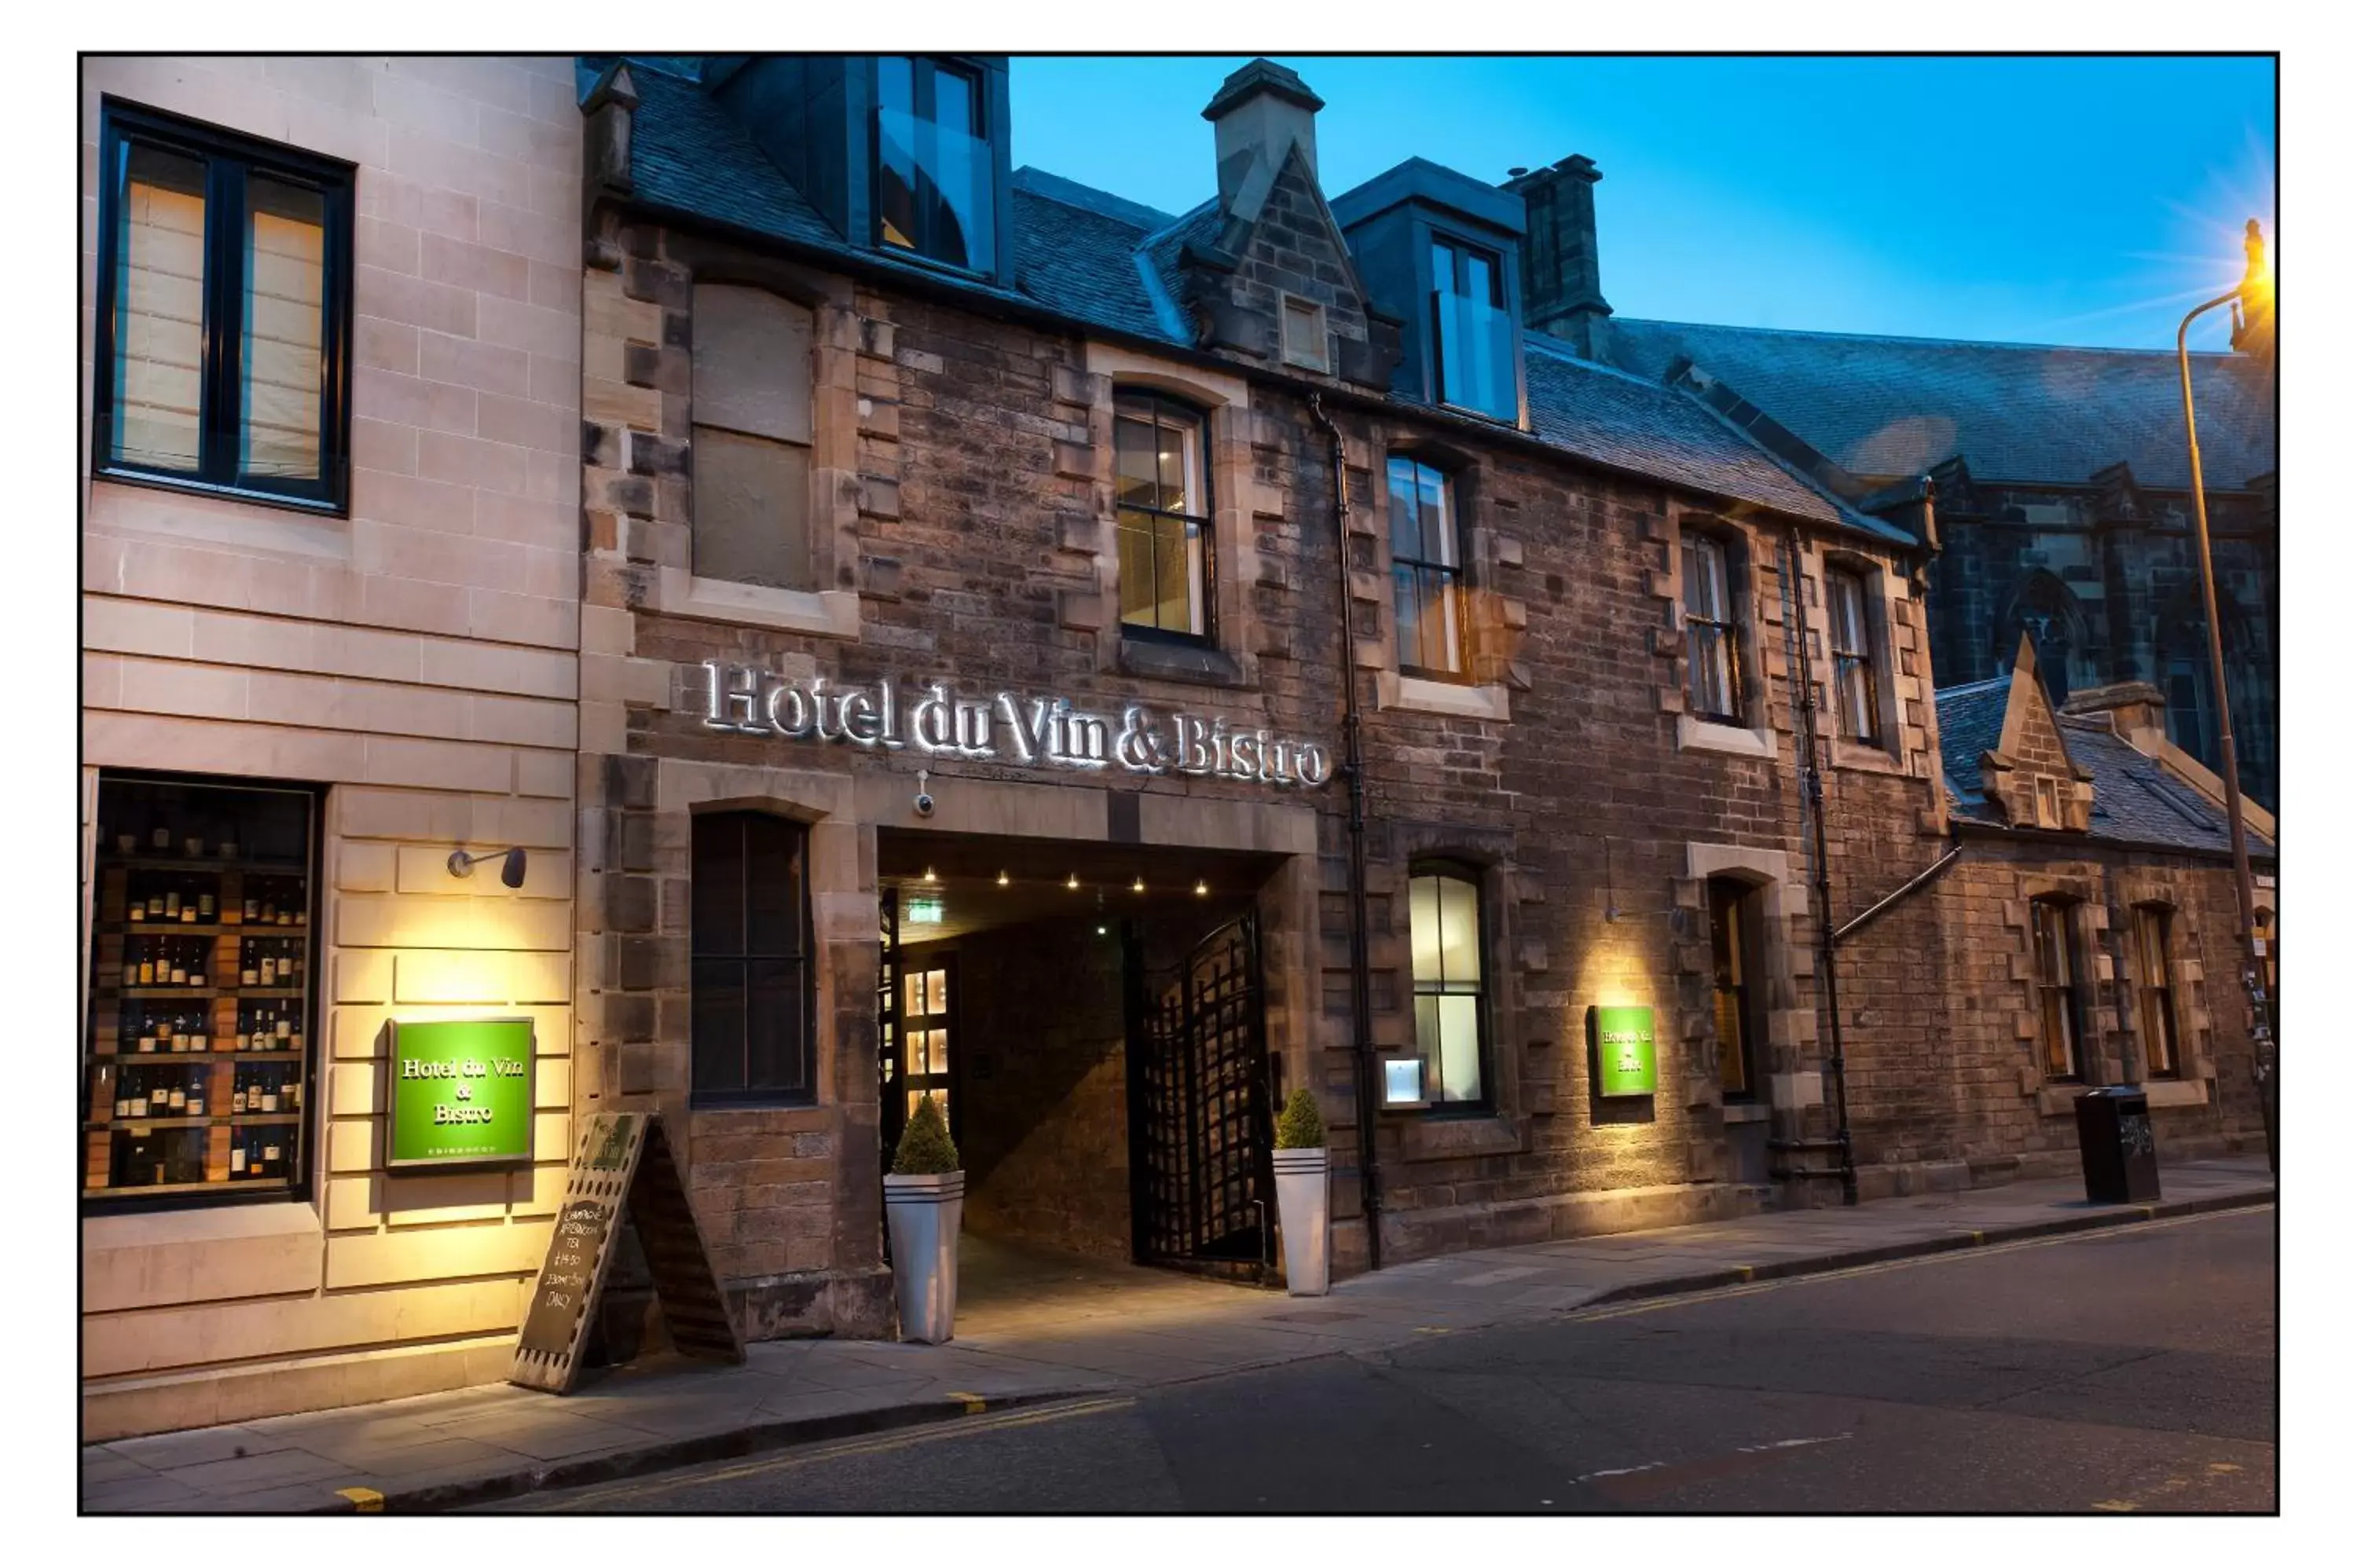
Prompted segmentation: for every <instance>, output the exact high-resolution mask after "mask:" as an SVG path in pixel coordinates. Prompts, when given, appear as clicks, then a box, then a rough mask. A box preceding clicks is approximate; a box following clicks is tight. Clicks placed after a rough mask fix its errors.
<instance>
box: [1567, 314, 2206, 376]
mask: <svg viewBox="0 0 2357 1568" xmlns="http://www.w3.org/2000/svg"><path fill="white" fill-rule="evenodd" d="M1612 324H1613V325H1614V326H1616V327H1618V326H1624V325H1625V326H1630V327H1666V328H1672V329H1674V330H1679V331H1684V330H1688V329H1693V328H1700V329H1701V330H1703V331H1706V332H1756V333H1760V334H1762V335H1771V336H1774V337H1779V338H1842V339H1845V340H1847V341H1850V342H1857V343H1912V344H1917V345H1920V346H1921V347H1923V348H1926V349H2035V350H2038V351H2040V352H2041V353H2049V354H2116V355H2123V356H2128V355H2133V356H2139V357H2145V358H2151V359H2158V360H2175V359H2176V358H2177V350H2176V349H2121V348H2112V347H2107V346H2104V345H2100V344H2093V343H2031V342H2020V341H2013V340H2009V339H2006V338H1919V337H1915V336H1912V335H1910V334H1908V333H1900V332H1834V331H1828V330H1825V329H1824V328H1813V327H1746V326H1742V325H1740V324H1738V323H1736V322H1732V321H1663V320H1661V319H1659V318H1657V317H1643V316H1615V317H1612ZM2192 357H2193V358H2194V359H2195V360H2210V361H2213V362H2215V363H2218V364H2232V363H2234V362H2236V361H2237V360H2240V359H2242V358H2243V356H2241V355H2238V354H2233V353H2220V352H2219V351H2218V350H2216V349H2194V350H2192Z"/></svg>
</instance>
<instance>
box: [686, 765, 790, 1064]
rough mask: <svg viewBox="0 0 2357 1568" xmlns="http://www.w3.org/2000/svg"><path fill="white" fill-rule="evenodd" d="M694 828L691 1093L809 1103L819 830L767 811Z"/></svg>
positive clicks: (703, 818) (707, 819)
mask: <svg viewBox="0 0 2357 1568" xmlns="http://www.w3.org/2000/svg"><path fill="white" fill-rule="evenodd" d="M691 837H692V839H693V841H694V844H693V862H692V867H693V878H694V879H693V881H692V883H691V885H690V899H689V917H688V918H689V937H688V944H689V952H690V961H689V984H690V987H691V990H690V1004H689V1014H690V1019H689V1033H690V1037H691V1040H692V1046H691V1049H690V1056H691V1057H692V1058H693V1061H694V1080H693V1093H694V1099H695V1100H696V1101H705V1102H708V1101H771V1102H778V1101H786V1102H794V1101H799V1102H802V1103H808V1102H809V1101H811V1099H812V1098H813V1095H814V1093H815V1081H814V1079H815V1075H814V1073H813V1058H814V1055H815V1052H814V1048H813V1040H812V1035H813V1004H812V990H813V988H812V985H811V970H810V961H811V946H812V943H811V917H810V876H809V865H810V855H809V845H810V830H809V829H808V828H806V827H805V826H803V825H802V823H800V822H792V821H790V820H789V819H787V818H784V817H779V816H772V815H770V813H769V812H766V811H713V812H706V813H700V814H698V815H697V816H696V817H695V818H694V825H693V828H692V829H691Z"/></svg>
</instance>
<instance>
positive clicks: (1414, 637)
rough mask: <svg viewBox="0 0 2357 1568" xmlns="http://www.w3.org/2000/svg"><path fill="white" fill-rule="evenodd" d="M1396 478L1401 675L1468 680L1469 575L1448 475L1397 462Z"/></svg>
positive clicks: (1395, 582) (1409, 460)
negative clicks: (1466, 601)
mask: <svg viewBox="0 0 2357 1568" xmlns="http://www.w3.org/2000/svg"><path fill="white" fill-rule="evenodd" d="M1390 471H1391V509H1392V597H1393V604H1394V610H1395V612H1396V614H1397V616H1398V618H1399V662H1400V668H1401V669H1402V670H1405V671H1409V672H1410V673H1413V674H1417V675H1438V676H1442V677H1445V678H1448V679H1450V680H1455V679H1458V678H1459V677H1461V676H1462V675H1463V674H1464V673H1465V635H1464V625H1463V623H1464V614H1463V597H1464V589H1465V568H1464V564H1463V555H1462V553H1461V550H1460V548H1459V544H1458V533H1457V509H1456V506H1455V504H1454V501H1453V499H1452V497H1451V495H1450V486H1449V483H1448V475H1446V474H1444V473H1442V472H1441V471H1440V470H1439V469H1437V468H1436V467H1433V466H1432V465H1431V464H1429V463H1420V462H1418V461H1416V460H1415V458H1413V457H1394V458H1393V459H1392V460H1391V469H1390Z"/></svg>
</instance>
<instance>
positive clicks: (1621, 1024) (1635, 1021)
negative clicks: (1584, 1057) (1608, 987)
mask: <svg viewBox="0 0 2357 1568" xmlns="http://www.w3.org/2000/svg"><path fill="white" fill-rule="evenodd" d="M1595 1016H1596V1093H1597V1096H1598V1098H1599V1099H1603V1100H1610V1099H1614V1098H1616V1097H1619V1096H1621V1095H1634V1094H1651V1093H1652V1092H1653V1010H1652V1008H1651V1007H1598V1008H1597V1009H1596V1010H1595Z"/></svg>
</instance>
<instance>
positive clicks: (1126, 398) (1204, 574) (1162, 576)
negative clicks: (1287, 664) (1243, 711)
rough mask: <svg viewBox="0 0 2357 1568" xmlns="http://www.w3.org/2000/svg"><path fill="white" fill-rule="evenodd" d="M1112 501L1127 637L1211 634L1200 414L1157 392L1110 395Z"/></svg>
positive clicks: (1205, 637)
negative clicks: (1112, 413)
mask: <svg viewBox="0 0 2357 1568" xmlns="http://www.w3.org/2000/svg"><path fill="white" fill-rule="evenodd" d="M1113 436H1114V507H1115V524H1116V527H1115V535H1116V543H1117V547H1118V550H1119V557H1118V568H1119V571H1120V573H1121V627H1122V630H1123V632H1124V633H1125V634H1130V635H1139V634H1142V635H1145V636H1147V637H1162V638H1171V639H1181V640H1185V641H1190V642H1208V641H1210V640H1211V630H1212V628H1211V573H1212V560H1211V501H1210V497H1209V494H1208V490H1209V486H1208V483H1207V478H1208V476H1207V474H1206V472H1205V467H1204V452H1203V416H1202V414H1200V413H1198V412H1196V411H1195V410H1194V409H1192V408H1189V407H1188V406H1187V405H1186V404H1185V403H1180V402H1179V401H1178V400H1177V399H1175V398H1169V397H1165V396H1163V395H1162V394H1160V393H1158V392H1121V393H1118V394H1117V395H1116V396H1115V397H1114V420H1113Z"/></svg>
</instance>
